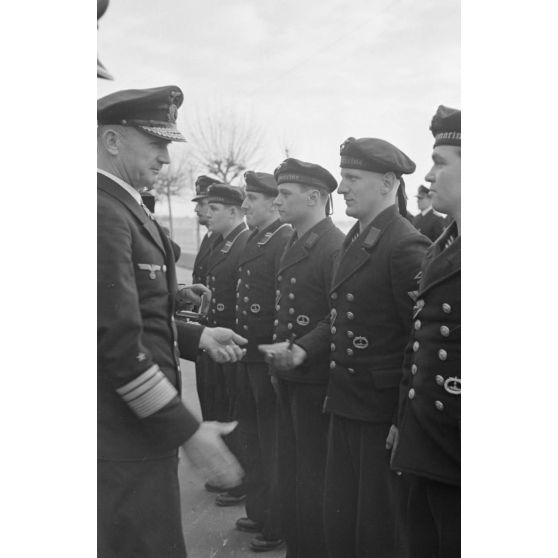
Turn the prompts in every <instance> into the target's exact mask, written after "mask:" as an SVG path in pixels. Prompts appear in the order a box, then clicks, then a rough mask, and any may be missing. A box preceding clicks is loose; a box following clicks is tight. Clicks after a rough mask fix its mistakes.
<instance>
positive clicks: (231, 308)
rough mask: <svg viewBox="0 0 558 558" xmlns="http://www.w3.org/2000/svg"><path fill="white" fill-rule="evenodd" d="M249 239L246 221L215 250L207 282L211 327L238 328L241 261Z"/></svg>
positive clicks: (212, 254) (208, 265) (208, 321)
mask: <svg viewBox="0 0 558 558" xmlns="http://www.w3.org/2000/svg"><path fill="white" fill-rule="evenodd" d="M249 236H250V231H249V230H248V227H247V226H246V223H244V221H243V222H242V223H240V224H239V225H238V226H237V227H235V229H234V230H233V231H231V232H230V233H229V234H228V235H227V237H226V238H225V239H224V240H222V241H221V242H220V243H219V244H217V245H215V247H214V248H213V250H212V251H211V255H210V256H209V261H208V263H207V283H206V284H207V286H208V287H209V288H210V289H211V305H210V307H209V313H208V316H207V323H208V324H209V325H210V326H221V327H229V328H231V329H235V306H236V284H237V282H238V261H239V259H240V256H241V255H242V253H243V251H244V247H245V246H246V241H247V240H248V237H249Z"/></svg>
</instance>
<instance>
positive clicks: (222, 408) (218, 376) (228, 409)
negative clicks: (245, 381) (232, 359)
mask: <svg viewBox="0 0 558 558" xmlns="http://www.w3.org/2000/svg"><path fill="white" fill-rule="evenodd" d="M204 360H205V363H204V364H205V374H206V382H205V384H203V388H202V391H203V393H204V401H205V403H204V404H203V405H202V412H203V409H204V407H205V410H206V415H207V416H205V415H204V417H203V418H204V420H216V421H219V422H228V421H230V420H231V417H232V414H233V407H234V402H235V399H234V398H235V393H236V389H235V378H236V376H235V374H234V364H217V363H216V362H214V361H213V360H211V358H210V357H209V356H207V355H205V356H204Z"/></svg>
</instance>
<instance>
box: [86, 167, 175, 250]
mask: <svg viewBox="0 0 558 558" xmlns="http://www.w3.org/2000/svg"><path fill="white" fill-rule="evenodd" d="M97 188H98V189H99V190H102V191H103V192H105V193H106V194H109V195H110V196H112V197H113V198H115V199H117V200H118V201H119V202H120V203H121V204H122V205H124V206H125V207H126V208H127V209H128V211H130V213H132V214H133V215H134V217H135V218H136V219H137V220H138V221H139V222H140V224H141V226H142V227H143V229H144V230H145V231H146V233H147V235H148V236H149V237H150V238H151V240H152V241H153V242H154V243H155V244H156V245H157V247H158V248H159V249H160V250H161V251H162V252H163V254H164V255H165V258H166V257H167V256H168V254H167V251H166V250H165V245H164V244H163V242H162V238H163V237H164V236H166V235H165V233H164V232H162V231H161V229H160V228H159V226H158V225H156V224H155V223H156V222H155V221H153V220H152V219H150V218H149V217H148V216H147V214H146V213H145V211H144V210H143V208H142V207H141V205H139V204H138V202H136V200H135V199H134V198H133V197H132V196H130V194H128V192H126V190H124V189H123V188H121V187H120V186H119V185H118V184H117V183H116V182H114V181H113V180H111V179H110V178H109V177H108V176H105V175H104V174H100V173H97ZM158 232H159V233H162V234H157V233H158ZM159 237H160V238H159ZM169 247H170V243H169ZM170 250H171V254H172V247H170Z"/></svg>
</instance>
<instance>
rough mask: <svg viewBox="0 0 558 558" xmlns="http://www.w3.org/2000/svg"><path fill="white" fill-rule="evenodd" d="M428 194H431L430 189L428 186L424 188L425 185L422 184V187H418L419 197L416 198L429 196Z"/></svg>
mask: <svg viewBox="0 0 558 558" xmlns="http://www.w3.org/2000/svg"><path fill="white" fill-rule="evenodd" d="M428 194H430V188H427V187H426V186H424V185H423V184H421V185H420V186H419V187H418V190H417V196H416V197H417V198H418V197H419V196H428Z"/></svg>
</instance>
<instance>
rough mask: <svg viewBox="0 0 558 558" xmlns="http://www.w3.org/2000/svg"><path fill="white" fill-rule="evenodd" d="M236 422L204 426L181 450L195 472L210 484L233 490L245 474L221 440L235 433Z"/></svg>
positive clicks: (211, 423) (212, 423)
mask: <svg viewBox="0 0 558 558" xmlns="http://www.w3.org/2000/svg"><path fill="white" fill-rule="evenodd" d="M237 424H238V423H236V422H227V423H223V422H202V423H201V425H200V427H199V428H198V430H197V431H196V432H195V434H194V435H193V436H192V437H191V438H189V439H188V440H187V441H186V442H185V443H184V445H183V446H182V447H183V449H184V452H185V454H186V456H187V457H188V459H189V460H190V462H191V463H192V465H193V466H194V468H195V469H196V470H197V471H198V472H199V473H200V475H201V476H202V477H203V478H204V479H206V480H207V481H208V482H210V483H211V484H214V485H216V486H222V487H223V488H232V487H234V486H238V485H239V484H240V483H241V481H242V476H243V474H244V472H243V471H242V467H241V466H240V465H239V463H238V461H237V460H236V458H235V457H234V455H233V454H232V453H231V452H230V451H229V449H228V448H227V446H226V445H225V442H224V441H223V439H222V437H221V436H223V435H225V434H229V433H230V432H232V431H233V430H234V429H235V428H236V425H237Z"/></svg>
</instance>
